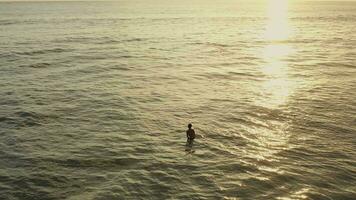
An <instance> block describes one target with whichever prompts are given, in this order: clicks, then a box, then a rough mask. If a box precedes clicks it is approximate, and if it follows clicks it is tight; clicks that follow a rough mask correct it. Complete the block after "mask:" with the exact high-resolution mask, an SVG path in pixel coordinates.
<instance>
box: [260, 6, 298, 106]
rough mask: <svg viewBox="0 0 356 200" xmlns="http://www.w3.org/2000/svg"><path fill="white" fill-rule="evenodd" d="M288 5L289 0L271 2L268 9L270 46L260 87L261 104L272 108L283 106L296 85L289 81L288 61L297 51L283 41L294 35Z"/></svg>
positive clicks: (264, 56) (267, 45)
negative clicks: (289, 19) (294, 51)
mask: <svg viewBox="0 0 356 200" xmlns="http://www.w3.org/2000/svg"><path fill="white" fill-rule="evenodd" d="M287 3H288V1H285V0H271V1H269V4H268V6H267V22H266V31H265V32H264V35H263V36H264V37H263V39H264V40H265V41H266V42H267V44H266V46H265V47H264V48H263V50H262V53H261V55H260V56H261V57H262V59H263V61H264V62H263V65H262V67H261V72H262V73H263V74H264V75H265V76H266V80H265V81H264V82H263V84H262V86H261V87H260V91H261V97H262V98H260V99H259V102H258V104H259V105H262V106H265V107H268V108H273V107H279V106H281V105H283V104H284V103H285V102H286V101H287V99H288V97H289V95H290V93H291V91H292V90H293V86H294V84H293V82H292V81H290V80H289V78H288V65H287V63H286V62H285V61H284V59H285V58H286V57H288V56H290V55H291V54H292V53H293V49H292V47H291V46H290V45H289V44H288V43H287V42H281V41H285V40H287V39H288V38H289V37H290V34H291V31H290V30H291V28H290V26H289V23H288V4H287Z"/></svg>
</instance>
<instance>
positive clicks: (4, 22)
mask: <svg viewBox="0 0 356 200" xmlns="http://www.w3.org/2000/svg"><path fill="white" fill-rule="evenodd" d="M17 23H18V22H17V21H13V20H6V19H5V20H0V26H5V25H12V24H17Z"/></svg>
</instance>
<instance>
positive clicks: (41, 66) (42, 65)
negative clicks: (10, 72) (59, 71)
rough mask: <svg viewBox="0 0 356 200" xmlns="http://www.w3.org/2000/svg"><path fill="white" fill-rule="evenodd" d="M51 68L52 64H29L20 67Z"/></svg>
mask: <svg viewBox="0 0 356 200" xmlns="http://www.w3.org/2000/svg"><path fill="white" fill-rule="evenodd" d="M49 66H51V64H50V63H34V64H29V65H21V66H20V67H25V68H46V67H49Z"/></svg>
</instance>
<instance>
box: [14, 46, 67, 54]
mask: <svg viewBox="0 0 356 200" xmlns="http://www.w3.org/2000/svg"><path fill="white" fill-rule="evenodd" d="M68 51H70V49H63V48H53V49H40V50H34V51H25V52H17V53H16V54H18V55H26V56H33V55H40V54H48V53H62V52H68Z"/></svg>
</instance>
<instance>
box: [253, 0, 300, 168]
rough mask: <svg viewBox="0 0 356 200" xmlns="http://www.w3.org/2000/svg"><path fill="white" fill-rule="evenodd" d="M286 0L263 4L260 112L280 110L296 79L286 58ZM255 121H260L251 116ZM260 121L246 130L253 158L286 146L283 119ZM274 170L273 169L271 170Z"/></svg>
mask: <svg viewBox="0 0 356 200" xmlns="http://www.w3.org/2000/svg"><path fill="white" fill-rule="evenodd" d="M287 2H288V1H286V0H271V1H269V5H268V7H267V21H266V29H265V31H264V32H263V34H262V40H263V41H264V42H263V44H264V46H263V47H262V51H261V52H259V53H260V54H259V55H258V56H259V57H260V58H261V59H262V63H261V66H260V69H259V70H260V72H261V73H262V74H263V75H264V80H263V81H262V82H261V84H260V85H258V88H257V94H256V95H257V97H256V102H255V105H257V106H261V107H262V108H261V112H263V111H264V110H265V111H266V112H265V113H261V114H262V115H263V114H267V115H268V114H269V113H271V112H273V113H274V112H275V113H276V114H274V115H278V113H281V112H280V111H283V110H282V109H283V108H284V107H283V106H284V105H286V103H287V102H288V99H289V98H290V96H291V94H292V93H293V92H294V91H295V90H296V82H295V80H293V78H292V77H290V75H289V74H290V70H291V69H290V68H289V66H288V61H287V60H288V58H289V57H290V56H291V55H293V53H294V50H293V47H292V46H291V45H290V43H288V40H289V38H290V37H291V28H290V25H289V22H288V5H287ZM254 119H255V120H258V121H259V120H261V119H259V118H254ZM264 121H265V122H266V123H267V124H268V125H267V127H264V128H259V127H254V128H253V129H254V130H250V131H249V133H252V135H254V136H255V137H256V138H254V139H252V140H253V142H255V143H257V144H258V148H257V150H256V151H255V152H254V153H255V154H256V155H259V156H260V157H257V156H255V158H256V159H266V160H268V158H270V157H273V155H275V154H276V153H277V152H279V151H281V150H283V149H287V148H290V144H289V142H288V141H289V134H288V127H289V123H288V121H287V120H286V119H284V120H277V119H275V118H273V117H272V118H271V120H266V119H264ZM273 170H275V169H273Z"/></svg>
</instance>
